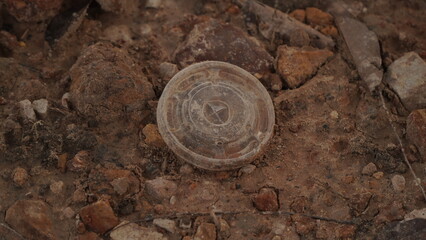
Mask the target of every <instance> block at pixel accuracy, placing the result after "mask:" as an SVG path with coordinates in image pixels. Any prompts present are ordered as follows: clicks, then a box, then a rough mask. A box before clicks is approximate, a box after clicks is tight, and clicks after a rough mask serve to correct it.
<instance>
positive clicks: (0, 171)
mask: <svg viewBox="0 0 426 240" xmlns="http://www.w3.org/2000/svg"><path fill="white" fill-rule="evenodd" d="M64 2H65V4H67V1H64ZM142 2H145V1H142ZM166 2H168V3H169V4H168V5H167V6H166V7H164V8H160V9H144V8H143V7H141V10H140V11H139V12H138V13H137V14H136V15H128V14H124V13H123V14H117V13H109V12H104V11H102V10H101V9H100V7H99V5H97V4H93V5H91V7H90V8H89V11H88V12H89V13H88V16H87V17H86V18H84V20H83V22H82V23H81V26H80V27H79V28H78V30H77V31H75V32H73V33H71V34H70V35H69V36H67V37H65V38H63V39H62V40H61V41H59V42H58V43H56V44H55V45H53V46H50V45H49V44H48V43H47V42H46V41H45V40H44V34H45V31H46V28H47V23H48V21H42V22H18V21H17V20H16V19H15V18H14V17H13V16H10V15H9V14H8V13H7V11H6V9H5V8H4V6H3V9H2V10H1V13H2V16H1V21H0V24H2V25H0V27H1V30H3V31H7V32H8V33H10V34H11V35H12V36H15V37H16V39H13V37H12V39H9V38H7V39H8V40H7V41H5V40H4V39H5V38H4V37H3V36H4V34H3V35H0V57H1V58H0V124H1V126H0V133H1V134H2V135H1V136H0V175H1V178H0V223H2V224H4V223H5V218H4V216H5V214H6V211H7V210H8V209H9V207H11V206H12V205H13V204H14V203H15V202H16V201H18V200H23V199H33V200H42V201H44V202H46V203H47V204H48V206H49V207H50V208H51V210H52V212H53V215H52V216H51V218H52V219H53V220H52V221H53V223H54V225H55V229H60V230H55V231H60V232H61V233H58V236H61V237H63V236H66V237H67V239H74V238H77V237H78V236H79V234H83V233H84V232H85V231H92V230H93V229H90V226H86V228H87V229H86V230H84V229H85V228H84V226H83V227H82V225H83V223H81V221H80V220H76V218H75V217H74V216H75V215H74V214H71V215H72V217H66V216H64V215H66V214H64V209H66V208H67V207H69V208H71V209H72V211H73V212H75V213H79V212H80V211H81V209H82V208H83V207H85V206H87V205H89V204H92V203H95V202H97V201H98V200H105V201H108V202H109V204H110V205H111V207H112V209H113V211H114V214H115V215H116V216H117V217H118V218H119V221H125V220H126V221H135V222H136V223H138V224H140V225H143V226H145V227H148V228H150V229H154V225H153V222H152V219H155V218H170V219H173V220H175V221H176V223H177V226H178V228H179V231H176V232H174V233H169V232H167V231H165V230H163V229H160V228H157V231H159V232H161V233H162V234H163V235H164V236H166V237H167V238H168V239H182V237H184V236H187V235H188V236H193V235H194V234H195V232H196V231H197V227H198V226H199V225H200V224H201V223H203V222H209V223H214V222H215V220H214V218H213V217H212V216H211V215H213V214H211V212H212V211H215V212H217V213H218V214H217V215H220V216H221V217H222V218H223V219H225V220H226V222H227V223H228V224H229V227H230V228H229V232H227V233H223V234H218V237H220V238H222V239H273V237H275V236H280V237H281V239H373V238H374V236H376V235H377V234H378V233H379V232H380V231H381V230H382V229H383V227H384V226H385V225H386V224H388V223H390V222H392V221H398V220H402V219H404V215H405V214H406V213H409V212H411V211H412V210H414V209H421V208H425V207H426V202H425V200H424V199H423V197H422V194H421V192H420V189H419V188H418V186H416V185H415V181H414V179H413V177H412V176H411V175H410V173H409V171H408V168H407V166H406V165H405V163H404V161H403V158H402V153H401V150H400V149H399V146H398V142H397V140H396V138H395V136H394V135H393V132H392V129H391V127H390V125H389V122H388V119H387V115H386V113H385V112H384V110H383V109H382V108H381V105H380V102H379V99H377V98H374V97H371V96H370V95H369V93H368V92H366V91H365V90H364V88H361V87H360V78H359V76H358V74H357V72H356V68H355V67H354V65H353V63H352V61H351V58H350V55H349V53H348V51H347V48H346V47H345V46H344V42H343V39H342V38H341V36H337V37H336V39H335V40H336V43H337V45H336V47H335V48H334V49H333V52H334V56H333V57H331V58H330V59H329V60H328V61H327V62H326V63H325V64H324V65H323V66H321V67H320V68H319V70H318V71H317V72H316V73H315V74H314V76H312V77H310V78H309V80H308V81H307V82H306V83H304V84H303V85H302V86H300V87H298V88H296V89H292V90H289V89H282V90H280V91H271V90H270V89H268V91H269V92H270V95H271V97H272V99H273V101H274V104H275V110H276V127H275V135H274V137H273V138H272V140H271V142H270V145H269V146H268V148H267V149H266V150H265V153H264V154H263V155H262V156H261V157H259V158H258V159H256V160H255V161H254V162H253V164H254V165H255V166H256V168H255V169H254V171H252V172H250V173H244V172H243V171H240V170H234V171H227V172H209V171H205V170H201V169H191V168H190V167H188V165H186V164H185V162H183V161H182V160H179V159H177V158H176V157H175V155H174V154H173V153H172V152H171V151H170V150H168V148H166V147H154V146H151V145H148V144H147V143H146V142H145V136H144V134H143V132H142V129H143V128H144V127H145V126H146V125H147V124H150V123H151V124H155V123H156V120H155V110H156V103H157V101H158V99H159V97H160V95H161V92H162V90H163V89H164V87H165V85H166V81H163V80H162V79H161V78H160V76H159V74H160V73H159V70H158V66H159V65H160V63H162V62H166V61H167V62H173V63H174V57H173V52H174V50H175V49H176V47H177V45H178V44H179V43H181V42H183V41H184V39H185V36H186V35H187V34H188V33H189V32H190V30H191V29H192V27H193V26H194V25H195V24H196V23H199V22H203V21H205V19H207V18H214V19H219V20H221V21H225V22H229V23H230V24H232V25H233V26H235V27H237V28H240V29H242V30H243V31H245V32H248V33H249V34H251V35H252V36H253V37H254V38H256V39H257V41H258V42H260V43H261V45H262V46H264V47H265V48H266V49H267V50H268V52H269V53H270V54H271V55H272V56H273V57H275V56H276V49H277V46H278V45H280V44H283V42H280V41H281V40H275V41H267V40H266V39H264V38H263V37H261V35H260V34H258V33H256V32H253V31H252V29H251V27H250V25H249V26H247V25H246V24H245V22H244V21H245V16H243V13H242V11H241V9H239V8H238V7H237V6H236V5H235V4H233V3H232V1H228V0H219V1H207V0H206V1H195V0H180V1H166ZM264 2H265V3H267V4H270V5H271V6H274V3H275V1H271V0H269V1H264ZM279 2H280V1H279ZM283 2H286V3H279V4H277V5H275V7H278V8H279V9H280V10H282V11H283V12H291V11H292V10H294V9H298V8H306V7H318V8H322V9H325V5H324V2H323V1H283ZM348 2H350V1H348ZM358 3H362V6H363V7H364V8H365V9H364V12H361V13H360V14H359V15H358V18H359V19H360V20H362V21H363V22H365V23H366V25H367V26H368V27H369V28H370V29H372V30H374V31H376V33H377V34H378V36H379V40H380V41H381V47H382V57H383V61H384V67H385V68H386V67H387V66H388V65H389V64H390V63H391V62H392V61H393V60H395V59H396V58H398V57H400V56H401V55H402V54H404V53H406V52H408V51H416V52H417V53H419V55H420V56H422V57H423V59H425V58H426V35H425V34H426V32H425V29H426V19H425V15H424V13H425V11H426V6H425V4H424V3H423V2H422V1H420V0H419V1H414V0H412V1H402V0H401V1H391V0H381V1H370V0H363V1H360V2H358ZM357 6H359V4H358V5H357ZM361 9H363V8H361ZM49 14H51V12H49ZM111 25H127V26H128V27H129V29H130V35H131V41H127V42H126V41H118V42H117V41H116V42H114V43H113V45H114V46H115V47H117V48H121V49H122V50H123V51H127V52H128V54H129V56H130V57H132V58H133V60H134V61H135V62H136V64H138V66H139V67H140V69H139V70H138V72H139V71H140V72H141V74H143V75H144V77H145V78H146V79H147V81H149V82H150V83H151V84H152V85H153V89H154V91H155V96H154V97H153V98H152V99H151V100H150V101H147V103H146V104H145V105H144V106H145V109H144V110H143V111H141V112H140V115H138V117H137V118H136V119H138V121H134V119H135V118H131V117H128V118H127V117H122V118H121V119H119V120H116V121H105V122H102V121H98V119H97V118H96V116H91V115H90V114H89V117H88V116H87V115H82V114H81V112H80V111H77V109H76V108H75V106H74V107H73V106H72V104H71V107H70V108H69V109H67V108H65V107H64V106H63V104H62V101H61V97H62V96H63V95H64V93H66V92H69V91H70V86H71V79H70V72H69V71H70V69H71V67H72V66H73V65H74V64H75V63H76V61H77V58H78V57H79V56H80V54H81V53H82V52H83V49H85V48H86V47H87V46H89V45H93V44H94V43H96V42H98V41H109V40H108V36H104V35H103V30H104V29H106V28H108V27H109V26H111ZM148 28H149V29H151V30H150V31H151V32H150V33H147V31H149V29H148ZM5 35H7V34H5ZM7 36H9V35H7ZM144 81H145V80H144ZM265 85H267V84H265ZM40 98H46V99H48V101H49V104H50V110H49V115H48V117H47V118H45V119H39V121H36V122H31V121H28V120H26V119H24V118H22V117H21V115H20V114H19V107H18V104H17V103H18V102H19V101H21V100H24V99H29V100H31V101H33V100H37V99H40ZM387 100H388V102H387V104H388V106H389V107H390V109H391V110H392V112H393V113H394V114H395V115H393V118H394V119H393V120H394V123H395V124H396V126H397V129H398V131H399V133H400V135H401V136H403V141H404V145H405V146H406V147H407V149H408V155H409V160H410V161H411V163H412V165H413V168H414V170H415V172H416V174H417V175H418V177H419V178H420V179H421V180H422V182H425V181H426V171H425V162H424V161H423V160H422V159H421V157H420V155H419V153H418V151H416V150H415V148H414V147H413V145H411V143H409V142H408V141H407V140H406V139H405V137H404V136H405V135H403V133H404V131H405V122H406V118H407V115H406V114H404V115H396V113H397V112H398V113H401V112H404V111H398V109H397V108H398V106H399V105H398V104H396V103H394V102H392V101H391V100H392V99H387ZM123 101H124V100H123ZM123 111H125V110H123ZM103 117H104V118H105V116H103ZM158 146H161V144H159V145H158ZM80 151H86V152H83V153H81V152H80ZM79 152H80V155H78V157H80V158H79V159H77V160H76V159H75V158H74V157H75V155H76V154H77V153H79ZM75 161H77V162H75ZM371 162H372V163H374V164H375V165H376V166H377V172H382V173H383V174H382V175H381V174H375V175H373V176H369V175H363V174H362V173H361V172H362V169H363V167H364V166H366V165H367V164H368V163H371ZM73 164H74V165H73ZM79 164H81V166H80V165H79ZM71 165H72V166H71ZM17 167H21V168H24V169H25V170H27V172H28V174H29V176H28V179H24V180H22V179H21V180H22V181H24V184H22V185H21V186H18V185H17V184H16V183H15V182H14V179H13V172H14V170H15V169H16V168H17ZM65 169H66V170H65ZM396 174H400V175H402V176H404V177H405V180H406V185H405V189H404V190H403V191H402V192H398V191H395V190H394V189H393V187H392V183H391V179H392V177H393V176H394V175H396ZM157 177H164V178H166V179H168V180H171V181H174V182H175V183H176V184H177V189H176V191H173V193H171V194H172V195H173V200H171V199H170V200H169V198H170V197H168V198H167V199H166V200H165V201H160V202H158V201H153V200H152V198H150V196H147V194H146V191H145V189H144V186H145V182H146V181H147V180H150V179H155V178H157ZM117 179H121V180H117ZM123 179H125V180H123ZM58 181H62V182H63V183H64V188H63V190H61V191H59V192H57V193H55V192H54V191H53V189H52V183H55V182H58ZM113 181H115V182H114V184H112V182H113ZM123 181H124V183H123ZM115 184H117V185H115ZM119 184H124V186H128V187H127V188H126V189H127V190H124V191H121V190H117V189H119V188H120V186H123V185H119ZM126 184H127V185H126ZM423 185H424V183H423ZM424 186H425V185H424ZM263 187H267V188H272V189H273V191H275V192H276V193H277V195H278V199H277V201H278V204H279V209H278V210H277V211H273V212H260V211H258V210H257V209H256V208H255V205H254V204H253V201H255V200H256V196H257V194H259V191H260V189H262V188H263ZM425 187H426V186H425ZM165 194H166V195H167V194H168V193H165ZM271 195H273V194H271ZM274 210H275V208H274ZM108 211H109V210H108ZM185 222H191V223H192V224H191V226H190V227H188V228H185V227H183V225H184V224H181V223H185ZM89 225H90V224H89ZM82 228H83V230H82ZM104 232H106V234H104V235H102V234H98V235H99V237H101V238H103V239H110V238H109V235H108V233H109V232H107V230H105V229H102V233H104ZM1 234H9V235H7V236H14V235H13V234H11V233H10V232H8V230H6V229H5V228H4V227H2V225H0V239H2V237H1ZM86 235H93V234H88V233H86ZM5 236H6V235H5ZM15 237H16V236H15ZM10 238H12V237H10ZM6 239H7V238H6ZM274 239H277V238H274Z"/></svg>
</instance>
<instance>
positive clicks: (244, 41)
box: [175, 19, 273, 74]
mask: <svg viewBox="0 0 426 240" xmlns="http://www.w3.org/2000/svg"><path fill="white" fill-rule="evenodd" d="M200 39H203V40H202V41H200ZM208 60H214V61H222V62H228V63H231V64H234V65H237V66H239V67H241V68H242V69H245V70H246V71H248V72H250V73H252V74H256V73H259V74H264V73H268V72H270V69H271V68H272V66H273V58H272V57H271V55H269V53H268V52H267V51H266V50H265V49H264V48H263V47H261V46H260V45H259V44H258V43H257V42H256V41H255V40H254V39H253V38H250V37H249V36H248V34H247V33H246V32H245V31H243V30H241V29H240V28H237V27H234V25H232V24H228V23H222V22H220V21H218V20H213V19H212V20H209V21H205V22H202V23H199V24H197V25H195V26H194V28H193V29H192V31H191V32H190V33H189V35H188V36H187V38H186V40H185V41H184V42H183V43H182V44H181V45H180V46H178V48H177V49H176V51H175V61H176V62H177V63H178V65H179V67H181V68H183V67H187V66H189V65H191V64H193V63H196V62H202V61H208Z"/></svg>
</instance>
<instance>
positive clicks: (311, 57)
mask: <svg viewBox="0 0 426 240" xmlns="http://www.w3.org/2000/svg"><path fill="white" fill-rule="evenodd" d="M331 56H333V52H331V51H329V50H320V49H314V48H296V47H288V46H285V45H282V46H279V47H278V50H277V59H276V70H277V72H278V73H279V74H280V75H281V77H282V78H284V81H285V83H286V84H287V86H288V87H289V88H296V87H298V86H300V85H301V84H303V83H305V82H306V81H307V79H308V78H309V77H310V76H312V75H313V74H315V73H316V71H317V70H318V68H319V67H320V66H321V65H322V64H324V63H325V62H326V61H327V59H328V58H330V57H331Z"/></svg>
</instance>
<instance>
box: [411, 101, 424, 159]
mask: <svg viewBox="0 0 426 240" xmlns="http://www.w3.org/2000/svg"><path fill="white" fill-rule="evenodd" d="M407 138H408V139H409V140H410V141H411V142H412V143H414V145H416V147H417V149H418V150H419V152H420V155H421V156H422V158H423V161H426V109H419V110H416V111H413V112H411V113H410V115H409V116H408V118H407Z"/></svg>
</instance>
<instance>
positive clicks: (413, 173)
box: [379, 91, 426, 201]
mask: <svg viewBox="0 0 426 240" xmlns="http://www.w3.org/2000/svg"><path fill="white" fill-rule="evenodd" d="M379 93H380V99H381V101H382V107H383V108H384V109H385V112H386V115H387V116H388V121H389V124H390V125H391V127H392V130H393V133H394V134H395V137H396V138H397V139H398V143H399V147H400V148H401V151H402V155H403V156H404V161H405V163H406V164H407V165H408V168H409V169H410V172H411V175H413V177H414V181H415V182H416V185H418V186H419V187H420V190H421V191H422V194H423V198H424V199H425V201H426V193H425V190H424V188H423V186H422V184H421V182H420V180H419V178H418V177H417V175H416V173H415V172H414V170H413V167H412V166H411V164H410V162H409V161H408V158H407V154H406V152H405V148H404V145H403V144H402V140H401V138H400V137H399V135H398V132H397V131H396V128H395V126H394V125H393V123H392V120H391V114H390V112H389V110H388V108H387V107H386V103H385V98H384V97H383V94H382V91H379Z"/></svg>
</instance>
